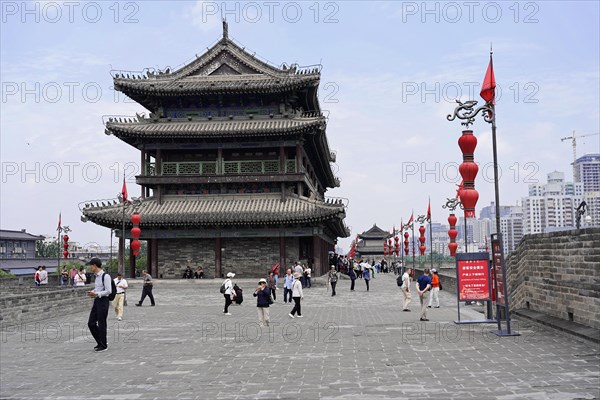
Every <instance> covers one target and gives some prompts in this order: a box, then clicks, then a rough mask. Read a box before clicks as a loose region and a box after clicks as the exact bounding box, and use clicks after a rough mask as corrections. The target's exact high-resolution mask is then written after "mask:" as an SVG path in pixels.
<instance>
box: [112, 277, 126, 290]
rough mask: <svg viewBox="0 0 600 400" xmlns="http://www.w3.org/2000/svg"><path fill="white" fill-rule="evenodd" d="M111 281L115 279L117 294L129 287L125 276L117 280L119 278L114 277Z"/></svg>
mask: <svg viewBox="0 0 600 400" xmlns="http://www.w3.org/2000/svg"><path fill="white" fill-rule="evenodd" d="M113 281H115V286H116V287H117V294H119V293H125V289H127V288H128V287H129V286H128V285H127V281H126V280H125V278H121V280H119V278H115V279H113Z"/></svg>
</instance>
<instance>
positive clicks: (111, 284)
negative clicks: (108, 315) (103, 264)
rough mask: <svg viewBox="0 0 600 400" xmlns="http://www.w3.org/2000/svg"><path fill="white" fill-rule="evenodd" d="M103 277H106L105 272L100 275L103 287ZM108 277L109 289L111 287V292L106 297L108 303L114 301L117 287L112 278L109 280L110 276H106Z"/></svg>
mask: <svg viewBox="0 0 600 400" xmlns="http://www.w3.org/2000/svg"><path fill="white" fill-rule="evenodd" d="M104 275H108V274H107V273H106V272H105V273H103V274H102V284H103V285H104ZM108 277H109V278H110V287H111V290H112V291H111V292H110V294H109V295H108V301H113V300H114V299H115V297H116V296H117V285H115V281H114V280H113V278H111V276H110V275H108ZM104 289H106V287H104Z"/></svg>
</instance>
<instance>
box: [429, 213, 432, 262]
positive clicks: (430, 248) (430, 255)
mask: <svg viewBox="0 0 600 400" xmlns="http://www.w3.org/2000/svg"><path fill="white" fill-rule="evenodd" d="M429 258H430V259H431V269H433V233H432V231H431V218H429Z"/></svg>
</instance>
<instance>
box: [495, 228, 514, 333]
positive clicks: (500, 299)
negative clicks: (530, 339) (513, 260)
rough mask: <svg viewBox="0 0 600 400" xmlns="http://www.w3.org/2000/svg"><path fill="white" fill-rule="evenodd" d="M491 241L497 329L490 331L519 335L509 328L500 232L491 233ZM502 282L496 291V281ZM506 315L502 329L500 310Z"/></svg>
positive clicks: (504, 267)
mask: <svg viewBox="0 0 600 400" xmlns="http://www.w3.org/2000/svg"><path fill="white" fill-rule="evenodd" d="M491 241H492V260H493V264H492V265H493V269H494V275H495V279H494V292H496V322H497V324H498V329H497V330H493V331H491V332H492V333H494V334H496V335H498V336H520V334H519V333H518V332H515V331H511V329H510V307H509V305H508V304H509V299H508V287H507V285H506V266H505V264H504V249H503V246H502V234H501V233H500V234H497V233H494V234H492V235H491ZM499 282H502V288H501V289H502V292H501V293H498V283H499ZM502 309H504V315H505V317H506V329H502V312H501V310H502Z"/></svg>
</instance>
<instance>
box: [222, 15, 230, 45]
mask: <svg viewBox="0 0 600 400" xmlns="http://www.w3.org/2000/svg"><path fill="white" fill-rule="evenodd" d="M223 39H225V40H228V39H229V27H228V26H227V19H225V18H223Z"/></svg>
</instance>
